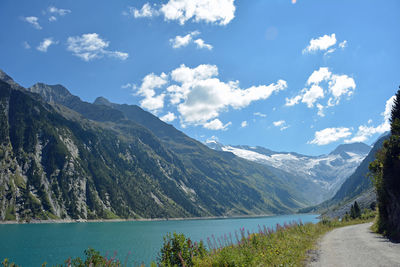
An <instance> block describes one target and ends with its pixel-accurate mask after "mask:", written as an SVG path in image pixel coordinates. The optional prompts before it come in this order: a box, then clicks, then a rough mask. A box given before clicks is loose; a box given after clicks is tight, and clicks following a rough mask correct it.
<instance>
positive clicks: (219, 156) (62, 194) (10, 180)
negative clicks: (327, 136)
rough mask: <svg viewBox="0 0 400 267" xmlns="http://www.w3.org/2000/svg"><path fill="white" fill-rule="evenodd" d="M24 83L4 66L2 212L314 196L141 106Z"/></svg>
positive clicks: (125, 209) (206, 206) (247, 205)
mask: <svg viewBox="0 0 400 267" xmlns="http://www.w3.org/2000/svg"><path fill="white" fill-rule="evenodd" d="M101 100H102V99H99V100H98V101H96V103H95V104H91V103H87V102H84V101H81V100H80V99H79V97H76V96H73V95H71V94H70V93H69V92H68V90H67V89H66V88H64V87H63V86H61V85H54V86H49V85H45V84H36V85H34V86H32V87H31V88H29V89H24V88H22V87H21V86H19V85H18V84H17V83H15V82H14V81H13V80H12V79H11V78H10V77H9V76H7V75H6V74H5V73H4V72H1V71H0V126H1V127H0V129H1V131H0V166H1V167H0V219H1V220H30V219H48V218H54V219H57V218H62V219H64V218H65V219H68V218H73V219H79V218H83V219H94V218H155V217H157V218H160V217H192V216H221V215H244V214H277V213H289V212H293V211H295V210H296V209H298V208H300V207H304V206H305V204H306V203H307V201H306V199H305V198H304V197H303V194H302V193H301V192H299V190H297V189H296V184H295V183H293V182H291V181H290V180H288V179H286V178H285V177H278V176H276V175H275V174H274V173H273V172H272V171H271V170H270V168H268V167H266V166H263V165H260V164H257V163H253V162H249V161H247V160H243V159H241V158H239V157H236V156H235V155H234V154H232V153H229V152H221V151H215V150H212V149H209V148H208V147H206V146H205V145H203V144H201V143H200V142H197V141H196V140H193V139H191V138H189V137H188V136H186V135H184V134H183V133H182V132H180V131H178V130H176V129H175V128H174V127H172V126H171V125H168V124H166V123H164V122H162V121H161V120H159V119H158V118H157V117H155V116H153V115H152V114H150V113H148V112H145V111H143V110H142V109H140V108H139V107H137V106H129V105H117V104H112V103H109V102H108V101H106V100H105V99H103V102H102V103H101Z"/></svg>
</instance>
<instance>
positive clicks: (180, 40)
mask: <svg viewBox="0 0 400 267" xmlns="http://www.w3.org/2000/svg"><path fill="white" fill-rule="evenodd" d="M198 34H200V32H198V31H193V32H191V33H188V34H186V35H185V36H180V35H177V36H176V37H175V38H172V39H169V42H170V43H171V45H172V47H173V48H180V47H185V46H187V45H189V44H190V43H191V42H192V41H193V37H194V36H196V35H198Z"/></svg>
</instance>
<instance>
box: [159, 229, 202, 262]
mask: <svg viewBox="0 0 400 267" xmlns="http://www.w3.org/2000/svg"><path fill="white" fill-rule="evenodd" d="M206 252H207V251H206V249H205V248H204V245H203V241H200V243H196V242H195V243H193V242H192V241H191V240H190V238H186V237H185V235H184V234H177V233H175V232H174V233H173V234H172V235H171V233H168V234H167V236H164V244H163V246H162V248H161V251H160V254H159V265H160V266H166V267H169V266H193V257H203V256H204V255H205V254H206Z"/></svg>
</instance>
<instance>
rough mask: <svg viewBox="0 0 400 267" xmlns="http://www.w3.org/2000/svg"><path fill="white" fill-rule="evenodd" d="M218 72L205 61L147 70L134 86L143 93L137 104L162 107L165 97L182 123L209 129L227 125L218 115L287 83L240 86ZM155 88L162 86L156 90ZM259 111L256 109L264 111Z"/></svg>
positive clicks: (224, 127) (265, 97) (280, 87)
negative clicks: (159, 70)
mask: <svg viewBox="0 0 400 267" xmlns="http://www.w3.org/2000/svg"><path fill="white" fill-rule="evenodd" d="M217 76H218V68H217V66H215V65H207V64H203V65H199V66H197V67H195V68H190V67H187V66H185V65H181V66H179V67H178V68H176V69H174V70H172V71H171V73H169V74H164V73H163V74H161V75H160V76H157V75H155V74H153V73H152V74H149V75H147V76H146V77H145V78H144V79H143V82H142V85H141V86H140V87H139V89H138V90H137V94H138V95H140V96H142V97H143V99H142V101H141V102H140V105H141V106H142V107H144V108H146V109H149V110H151V111H152V112H157V111H159V110H160V109H162V108H163V107H164V98H168V99H169V102H170V104H171V107H175V108H176V110H177V112H178V114H179V119H180V123H181V125H182V127H184V126H185V127H186V126H187V125H194V126H198V125H203V126H204V127H205V128H208V129H226V128H227V126H229V125H228V124H225V125H224V124H223V123H222V122H220V120H219V119H218V117H219V115H220V114H221V113H223V112H226V111H228V110H229V109H230V108H233V109H241V108H244V107H247V106H248V105H250V104H251V103H252V102H254V101H259V100H265V99H267V98H269V97H270V96H271V94H273V93H276V92H279V91H281V90H284V89H285V88H286V87H287V84H286V82H285V81H283V80H279V81H277V82H276V83H272V84H270V85H258V86H251V87H249V88H246V89H242V88H240V87H239V82H238V81H235V82H233V81H229V82H223V81H221V80H220V79H219V78H218V77H217ZM155 88H163V89H161V90H160V92H159V93H158V94H157V93H156V92H155V90H154V89H155ZM261 114H262V113H257V115H259V116H263V115H264V114H263V115H261Z"/></svg>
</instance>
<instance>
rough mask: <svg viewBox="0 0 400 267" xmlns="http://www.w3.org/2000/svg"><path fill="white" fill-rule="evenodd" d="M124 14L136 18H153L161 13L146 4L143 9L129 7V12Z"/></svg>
mask: <svg viewBox="0 0 400 267" xmlns="http://www.w3.org/2000/svg"><path fill="white" fill-rule="evenodd" d="M122 14H124V15H126V16H128V15H132V16H133V17H134V18H151V17H154V16H158V15H159V11H158V10H157V9H155V8H153V7H152V6H151V5H150V4H149V3H145V4H144V5H143V6H142V8H141V9H137V8H134V7H128V12H127V11H124V12H123V13H122Z"/></svg>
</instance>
